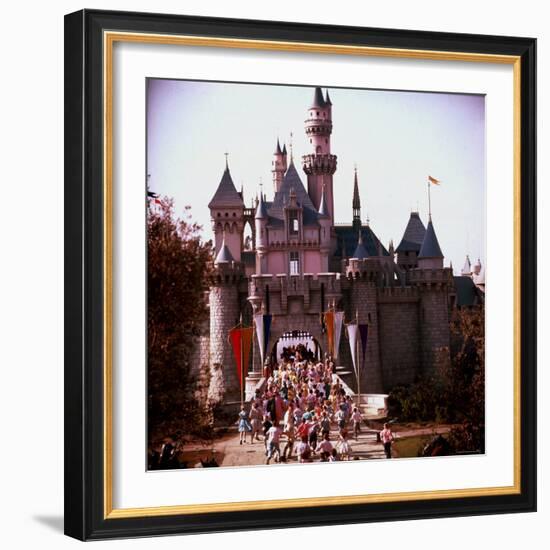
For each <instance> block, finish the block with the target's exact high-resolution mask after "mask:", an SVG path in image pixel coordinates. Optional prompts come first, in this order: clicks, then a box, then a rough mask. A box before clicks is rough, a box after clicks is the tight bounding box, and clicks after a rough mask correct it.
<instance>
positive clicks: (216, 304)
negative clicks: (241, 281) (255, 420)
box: [210, 283, 240, 401]
mask: <svg viewBox="0 0 550 550" xmlns="http://www.w3.org/2000/svg"><path fill="white" fill-rule="evenodd" d="M238 322H239V294H238V285H236V284H231V283H228V284H220V285H217V286H214V287H212V288H211V289H210V368H211V383H210V385H211V390H210V394H211V399H212V400H214V401H216V399H217V398H218V397H217V396H220V397H221V398H222V399H223V398H225V399H226V400H228V399H229V400H232V399H235V400H238V399H239V396H240V384H239V379H238V373H237V367H236V365H235V358H234V357H233V352H232V349H231V344H230V343H229V340H228V337H229V331H230V330H231V329H232V328H233V327H234V326H235V325H236V324H237V323H238ZM222 381H223V385H224V387H223V388H221V387H220V388H217V387H212V386H213V385H214V386H215V385H219V384H221V383H222Z"/></svg>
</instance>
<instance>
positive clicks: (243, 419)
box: [239, 405, 252, 445]
mask: <svg viewBox="0 0 550 550" xmlns="http://www.w3.org/2000/svg"><path fill="white" fill-rule="evenodd" d="M247 432H252V426H251V425H250V422H249V420H248V413H247V412H246V410H245V408H244V405H243V406H242V407H241V412H240V413H239V437H240V439H239V445H242V444H243V441H244V442H245V443H246V434H247ZM250 443H252V437H251V438H250Z"/></svg>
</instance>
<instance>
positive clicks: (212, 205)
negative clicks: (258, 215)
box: [208, 158, 244, 262]
mask: <svg viewBox="0 0 550 550" xmlns="http://www.w3.org/2000/svg"><path fill="white" fill-rule="evenodd" d="M208 208H209V209H210V220H211V222H212V229H213V231H214V241H215V246H216V251H215V253H216V255H217V254H218V253H219V251H220V249H221V247H222V242H224V243H225V245H226V246H227V247H228V249H229V251H230V252H231V256H232V258H233V259H234V261H236V262H240V261H241V253H242V248H243V232H244V202H243V199H242V195H241V194H240V193H238V192H237V189H236V188H235V185H234V183H233V179H232V178H231V173H230V171H229V166H228V164H227V158H226V163H225V170H224V172H223V175H222V178H221V180H220V183H219V185H218V188H217V189H216V192H215V193H214V196H213V197H212V200H211V201H210V202H209V204H208Z"/></svg>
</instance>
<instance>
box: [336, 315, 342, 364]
mask: <svg viewBox="0 0 550 550" xmlns="http://www.w3.org/2000/svg"><path fill="white" fill-rule="evenodd" d="M343 322H344V312H343V311H336V312H335V313H334V360H336V359H338V350H339V349H340V338H341V336H342V324H343Z"/></svg>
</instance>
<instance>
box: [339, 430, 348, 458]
mask: <svg viewBox="0 0 550 550" xmlns="http://www.w3.org/2000/svg"><path fill="white" fill-rule="evenodd" d="M336 447H337V449H338V454H339V455H340V458H341V460H350V459H351V445H350V444H349V441H348V432H347V430H342V431H341V432H340V436H339V440H338V444H337V445H336Z"/></svg>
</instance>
